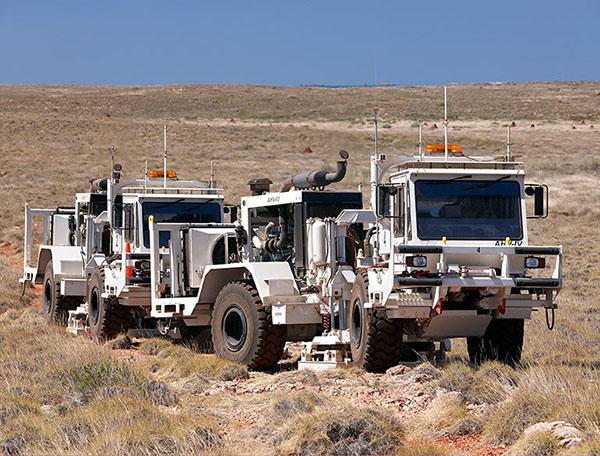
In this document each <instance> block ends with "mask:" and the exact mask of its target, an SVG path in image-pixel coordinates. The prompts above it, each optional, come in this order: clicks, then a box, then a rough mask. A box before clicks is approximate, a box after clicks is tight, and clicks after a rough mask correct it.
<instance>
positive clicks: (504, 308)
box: [498, 298, 506, 315]
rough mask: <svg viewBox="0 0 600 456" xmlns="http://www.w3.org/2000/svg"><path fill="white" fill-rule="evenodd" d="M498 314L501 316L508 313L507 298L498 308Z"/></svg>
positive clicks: (503, 299)
mask: <svg viewBox="0 0 600 456" xmlns="http://www.w3.org/2000/svg"><path fill="white" fill-rule="evenodd" d="M498 312H500V314H501V315H504V314H505V313H506V298H502V304H500V305H499V306H498Z"/></svg>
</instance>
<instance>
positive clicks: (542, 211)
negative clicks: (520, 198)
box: [525, 184, 548, 218]
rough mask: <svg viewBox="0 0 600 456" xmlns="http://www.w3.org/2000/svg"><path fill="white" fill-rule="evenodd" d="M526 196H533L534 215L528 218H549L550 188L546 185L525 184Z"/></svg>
mask: <svg viewBox="0 0 600 456" xmlns="http://www.w3.org/2000/svg"><path fill="white" fill-rule="evenodd" d="M525 195H527V196H530V197H531V196H533V215H528V216H527V218H546V217H548V186H547V185H545V184H525Z"/></svg>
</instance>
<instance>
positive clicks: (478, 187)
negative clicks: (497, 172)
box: [464, 175, 511, 190]
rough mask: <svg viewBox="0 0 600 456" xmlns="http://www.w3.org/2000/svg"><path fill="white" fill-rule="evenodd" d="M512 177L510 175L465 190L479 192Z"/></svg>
mask: <svg viewBox="0 0 600 456" xmlns="http://www.w3.org/2000/svg"><path fill="white" fill-rule="evenodd" d="M510 177H511V176H510V175H508V176H502V177H499V178H498V179H495V180H493V181H489V182H483V183H481V184H479V185H474V186H472V187H468V188H465V189H464V190H478V189H480V188H487V187H489V186H490V185H492V184H495V183H496V182H500V181H503V180H505V179H508V178H510Z"/></svg>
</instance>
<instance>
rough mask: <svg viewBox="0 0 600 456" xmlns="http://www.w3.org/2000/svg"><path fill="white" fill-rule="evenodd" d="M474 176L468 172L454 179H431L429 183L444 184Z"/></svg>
mask: <svg viewBox="0 0 600 456" xmlns="http://www.w3.org/2000/svg"><path fill="white" fill-rule="evenodd" d="M472 177H473V176H472V175H471V174H468V175H466V176H458V177H454V178H452V179H448V180H436V181H431V182H427V183H428V184H430V185H431V184H433V185H444V184H449V183H450V182H456V181H459V180H462V179H470V178H472Z"/></svg>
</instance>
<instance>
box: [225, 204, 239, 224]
mask: <svg viewBox="0 0 600 456" xmlns="http://www.w3.org/2000/svg"><path fill="white" fill-rule="evenodd" d="M223 212H224V213H225V214H229V223H235V222H237V218H238V207H237V206H224V207H223Z"/></svg>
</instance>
